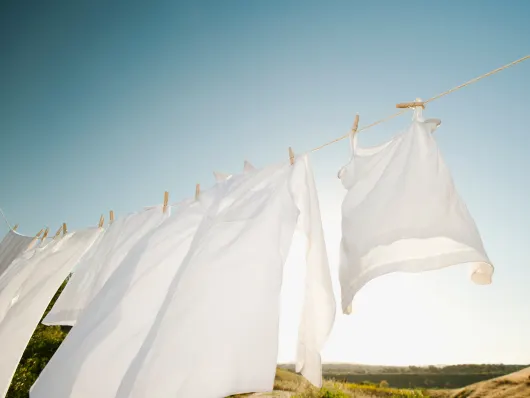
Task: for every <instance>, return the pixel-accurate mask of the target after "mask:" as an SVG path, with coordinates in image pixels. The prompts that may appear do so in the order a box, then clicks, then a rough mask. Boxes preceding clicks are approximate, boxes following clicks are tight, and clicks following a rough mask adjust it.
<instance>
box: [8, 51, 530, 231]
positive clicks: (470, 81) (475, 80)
mask: <svg viewBox="0 0 530 398" xmlns="http://www.w3.org/2000/svg"><path fill="white" fill-rule="evenodd" d="M529 58H530V55H526V56H524V57H522V58H519V59H518V60H515V61H513V62H510V63H509V64H506V65H504V66H501V67H500V68H497V69H494V70H492V71H490V72H487V73H484V74H483V75H480V76H478V77H475V78H474V79H471V80H469V81H467V82H465V83H462V84H460V85H459V86H456V87H453V88H451V89H449V90H447V91H444V92H442V93H440V94H438V95H435V96H434V97H431V98H429V99H428V100H426V101H423V104H428V103H429V102H432V101H434V100H437V99H439V98H441V97H444V96H446V95H448V94H450V93H452V92H455V91H457V90H460V89H461V88H464V87H466V86H468V85H470V84H473V83H475V82H477V81H479V80H482V79H484V78H486V77H488V76H491V75H494V74H495V73H498V72H500V71H502V70H504V69H507V68H509V67H511V66H514V65H517V64H519V63H521V62H523V61H526V60H527V59H529ZM409 109H411V108H405V109H403V110H401V111H399V112H396V113H394V114H392V115H390V116H387V117H385V118H383V119H380V120H377V121H376V122H373V123H371V124H368V125H366V126H363V127H361V128H359V129H357V130H356V131H355V133H359V132H361V131H365V130H368V129H369V128H371V127H374V126H377V125H378V124H381V123H384V122H386V121H388V120H390V119H393V118H395V117H397V116H400V115H402V114H404V113H405V112H407V111H409ZM350 135H351V131H349V132H348V133H347V134H345V135H343V136H340V137H338V138H335V139H334V140H331V141H329V142H326V143H325V144H322V145H320V146H318V147H316V148H313V149H311V150H309V151H307V152H306V153H312V152H316V151H319V150H321V149H323V148H325V147H327V146H329V145H331V144H334V143H336V142H339V141H342V140H343V139H346V138H348V137H349V136H350ZM0 212H1V213H2V216H3V218H4V221H5V222H6V224H7V226H8V227H9V229H10V230H13V228H12V227H11V225H10V224H9V222H8V220H7V217H6V216H5V214H4V212H3V211H2V209H0Z"/></svg>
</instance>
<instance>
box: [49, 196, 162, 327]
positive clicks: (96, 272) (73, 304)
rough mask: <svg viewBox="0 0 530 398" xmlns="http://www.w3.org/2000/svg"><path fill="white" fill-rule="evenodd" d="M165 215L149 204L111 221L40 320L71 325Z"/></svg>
mask: <svg viewBox="0 0 530 398" xmlns="http://www.w3.org/2000/svg"><path fill="white" fill-rule="evenodd" d="M168 216H169V212H168V211H166V212H163V211H162V206H153V207H149V208H146V209H144V210H143V211H140V212H138V213H133V214H129V215H127V216H126V217H122V218H119V219H117V220H116V221H114V222H113V223H112V224H111V225H110V226H109V227H108V229H107V231H106V232H105V233H104V234H102V235H101V236H100V237H99V238H98V242H96V244H95V245H94V248H93V249H92V250H91V251H90V253H89V254H88V255H87V256H85V257H84V259H83V260H82V261H81V262H80V263H79V265H78V266H76V268H75V269H74V272H73V274H72V276H71V278H70V280H69V281H68V284H67V285H66V287H65V288H64V289H63V291H62V293H61V295H60V296H59V298H58V299H57V301H56V302H55V305H54V306H53V308H52V309H51V311H50V312H49V313H48V314H47V315H46V317H45V318H44V320H43V321H42V323H43V324H45V325H69V326H74V325H75V324H76V321H77V319H78V317H79V314H80V312H81V311H82V310H83V309H84V308H85V307H86V306H87V305H88V303H89V302H90V301H91V300H92V299H93V298H94V297H95V296H96V294H97V293H98V292H99V291H100V290H101V288H102V287H103V285H104V284H105V283H106V282H107V280H108V279H109V277H110V276H111V275H112V273H113V272H114V271H115V270H116V268H117V267H118V266H119V265H120V264H121V262H122V261H123V259H124V258H125V257H126V255H127V254H128V253H129V251H130V250H131V248H132V247H134V245H135V244H136V243H138V241H140V240H141V239H142V238H143V237H144V236H145V235H146V234H148V233H149V232H150V231H152V230H153V229H154V228H156V227H158V226H159V225H160V224H161V223H162V222H163V221H164V220H165V219H166V218H167V217H168Z"/></svg>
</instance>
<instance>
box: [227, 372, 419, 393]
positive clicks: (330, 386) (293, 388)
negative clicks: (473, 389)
mask: <svg viewBox="0 0 530 398" xmlns="http://www.w3.org/2000/svg"><path fill="white" fill-rule="evenodd" d="M274 390H275V391H274V392H271V393H267V394H244V395H237V396H234V397H232V398H236V397H241V398H242V397H249V398H250V397H256V398H257V397H278V398H288V397H291V398H424V397H428V395H425V394H424V393H423V392H421V391H419V390H408V389H395V388H389V387H379V386H376V385H362V384H351V383H341V382H337V381H334V380H325V381H324V385H323V386H322V388H315V387H314V386H312V385H311V384H310V383H309V382H308V381H307V380H306V379H304V378H303V377H301V376H299V375H297V374H295V373H292V372H290V371H287V370H283V369H277V371H276V378H275V381H274Z"/></svg>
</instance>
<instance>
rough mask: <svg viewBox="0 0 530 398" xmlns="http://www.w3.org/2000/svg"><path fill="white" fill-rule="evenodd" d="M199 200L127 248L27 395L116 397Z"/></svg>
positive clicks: (193, 224) (174, 268)
mask: <svg viewBox="0 0 530 398" xmlns="http://www.w3.org/2000/svg"><path fill="white" fill-rule="evenodd" d="M200 198H201V200H200V201H189V202H185V203H183V204H181V205H179V206H178V207H177V208H176V209H172V213H174V214H173V215H172V216H171V217H170V218H168V219H167V220H165V222H163V223H162V224H161V225H160V226H159V227H158V228H157V229H153V230H151V232H149V233H148V234H147V235H146V236H144V238H143V239H142V240H141V241H139V242H138V243H137V244H136V246H135V247H134V248H132V249H131V250H130V251H129V253H128V254H127V256H126V257H125V258H124V259H123V261H122V263H121V264H120V265H119V267H117V269H116V271H115V272H114V273H113V274H112V275H111V277H110V278H109V279H108V281H107V283H106V284H105V285H104V286H103V288H102V289H101V291H100V292H99V293H98V294H97V295H96V296H95V297H94V299H93V300H92V301H91V302H90V303H89V304H88V306H87V307H86V309H85V311H83V313H82V314H81V316H80V317H79V320H78V322H77V324H76V326H75V327H74V328H73V329H72V330H71V331H70V333H69V334H68V336H67V337H66V339H65V340H64V341H63V343H62V344H61V346H60V347H59V349H58V350H57V352H56V353H55V355H54V356H53V357H52V359H51V360H50V362H49V363H48V365H47V366H46V368H45V369H44V370H43V372H42V373H41V375H40V376H39V379H38V380H37V382H36V383H35V384H34V386H33V387H32V389H31V391H30V395H31V396H32V397H56V398H59V397H72V398H73V397H98V398H105V397H108V398H111V397H115V396H116V392H117V391H118V388H119V386H120V383H121V380H122V378H123V377H124V376H125V374H126V372H127V369H128V367H129V366H130V364H131V361H132V360H133V358H134V356H135V355H136V354H137V353H138V350H139V349H140V347H141V345H142V343H143V341H144V340H145V338H146V336H147V335H148V333H149V331H150V327H151V325H152V324H153V322H154V321H155V318H156V316H157V312H158V310H159V308H160V306H161V305H162V303H163V301H164V299H165V297H166V294H167V291H168V288H169V285H170V284H171V282H172V280H173V278H174V277H175V274H176V273H177V272H178V270H179V266H180V264H181V262H182V260H183V259H184V257H185V256H186V254H187V252H188V249H189V247H190V243H191V241H192V239H193V237H194V234H195V231H196V230H197V227H198V225H199V223H200V222H201V221H202V218H203V216H204V214H205V207H207V205H205V204H204V202H205V201H206V203H208V201H207V200H206V199H207V198H208V195H207V193H206V192H203V193H201V195H200ZM58 375H61V376H59V377H58ZM151 396H153V397H155V396H156V394H154V392H153V395H151Z"/></svg>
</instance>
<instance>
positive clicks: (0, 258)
mask: <svg viewBox="0 0 530 398" xmlns="http://www.w3.org/2000/svg"><path fill="white" fill-rule="evenodd" d="M32 239H33V238H32V237H30V236H23V235H20V234H18V233H16V232H15V231H9V232H8V233H7V234H6V235H5V236H4V239H2V242H0V276H1V275H2V274H3V273H4V272H5V271H6V270H7V268H8V267H9V265H10V264H11V263H12V262H13V260H14V259H15V258H17V257H18V255H19V254H21V253H22V252H23V251H25V250H26V249H27V248H28V246H29V244H30V243H31V241H32Z"/></svg>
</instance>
